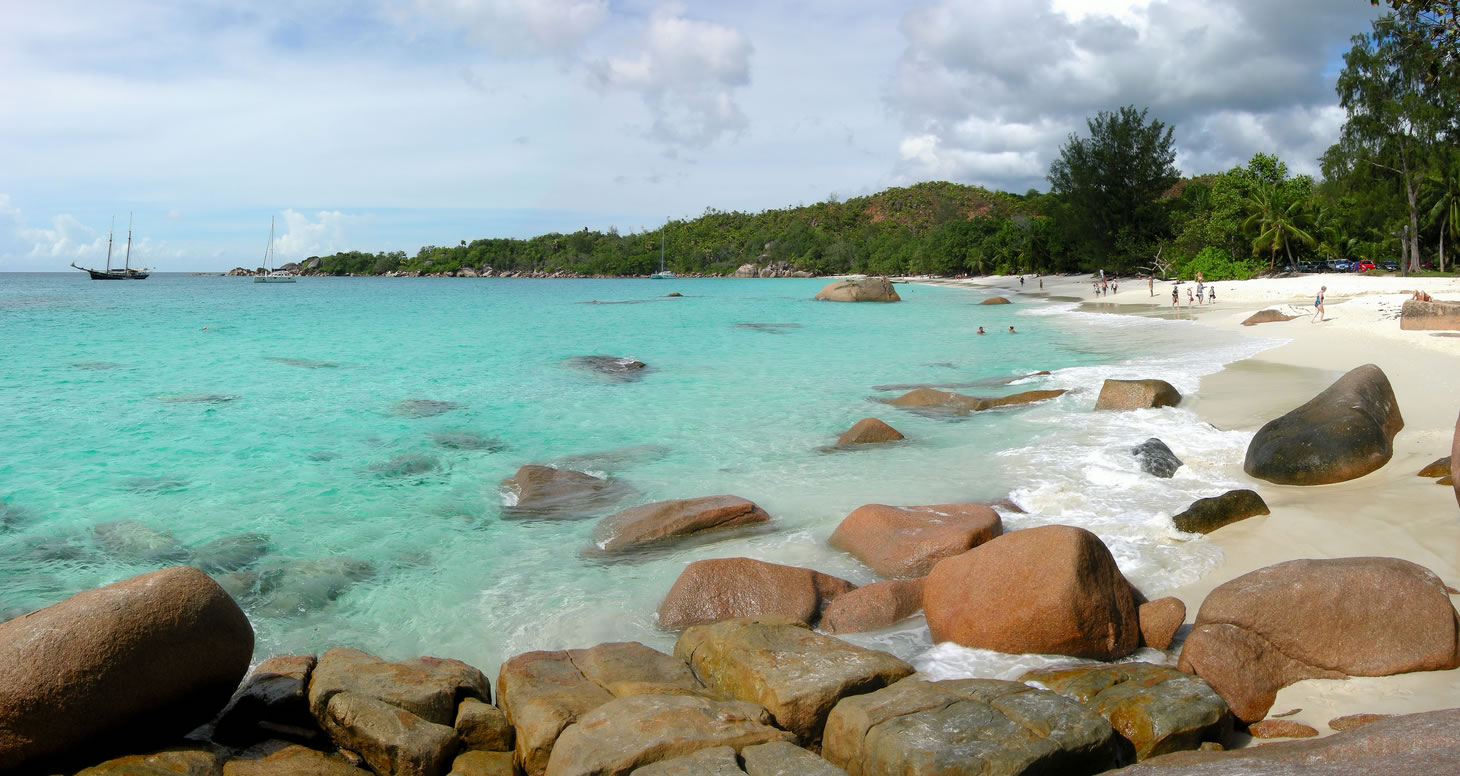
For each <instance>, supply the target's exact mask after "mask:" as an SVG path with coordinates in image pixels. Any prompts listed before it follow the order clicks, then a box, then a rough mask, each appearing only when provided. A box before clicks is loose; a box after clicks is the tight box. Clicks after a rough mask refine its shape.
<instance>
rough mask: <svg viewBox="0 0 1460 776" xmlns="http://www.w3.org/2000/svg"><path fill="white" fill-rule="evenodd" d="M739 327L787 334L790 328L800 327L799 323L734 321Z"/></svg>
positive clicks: (734, 324)
mask: <svg viewBox="0 0 1460 776" xmlns="http://www.w3.org/2000/svg"><path fill="white" fill-rule="evenodd" d="M730 325H731V326H733V327H734V328H737V329H750V330H752V331H763V332H765V333H766V334H785V333H786V332H787V331H788V330H790V329H799V328H801V324H799V323H732V324H730Z"/></svg>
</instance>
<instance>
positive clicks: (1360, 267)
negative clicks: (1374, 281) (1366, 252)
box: [1354, 260, 1378, 272]
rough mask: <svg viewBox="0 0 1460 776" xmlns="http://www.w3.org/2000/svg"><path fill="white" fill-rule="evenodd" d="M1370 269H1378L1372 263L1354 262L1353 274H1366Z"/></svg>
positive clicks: (1364, 261)
mask: <svg viewBox="0 0 1460 776" xmlns="http://www.w3.org/2000/svg"><path fill="white" fill-rule="evenodd" d="M1371 269H1378V267H1375V266H1374V262H1372V261H1368V260H1363V261H1356V262H1354V272H1368V271H1369V270H1371Z"/></svg>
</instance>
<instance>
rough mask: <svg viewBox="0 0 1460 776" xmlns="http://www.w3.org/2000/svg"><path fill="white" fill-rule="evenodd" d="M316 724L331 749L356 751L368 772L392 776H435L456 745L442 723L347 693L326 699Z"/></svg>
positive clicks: (454, 736)
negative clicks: (323, 709)
mask: <svg viewBox="0 0 1460 776" xmlns="http://www.w3.org/2000/svg"><path fill="white" fill-rule="evenodd" d="M320 722H321V723H322V724H321V726H322V727H323V728H324V730H325V732H326V733H328V734H329V737H330V740H331V741H334V742H335V745H336V746H339V747H340V748H341V749H349V750H350V751H352V752H358V753H359V755H360V756H361V757H362V758H364V759H365V763H366V764H367V765H369V766H370V768H371V770H373V771H375V772H376V773H388V774H392V776H435V775H436V774H439V773H441V772H442V771H444V770H446V767H447V766H448V765H449V764H450V763H451V758H453V757H454V756H456V750H457V749H458V748H459V747H460V745H461V744H460V741H458V740H457V738H456V731H455V730H453V729H452V728H450V727H448V726H446V725H438V724H436V723H434V722H428V721H426V720H424V719H421V718H420V717H418V716H416V715H415V714H412V713H411V712H409V711H406V710H404V709H401V708H398V707H396V706H392V705H390V704H388V703H385V702H384V701H380V700H376V699H375V698H371V697H368V696H365V695H360V694H357V693H353V692H338V693H334V694H333V695H331V696H329V702H328V705H327V706H326V707H325V711H324V714H323V717H322V719H321V720H320Z"/></svg>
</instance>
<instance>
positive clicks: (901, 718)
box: [821, 679, 1124, 776]
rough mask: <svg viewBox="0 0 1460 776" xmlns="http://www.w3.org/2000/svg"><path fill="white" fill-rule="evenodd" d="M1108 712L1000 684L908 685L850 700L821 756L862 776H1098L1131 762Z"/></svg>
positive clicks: (839, 710) (831, 723)
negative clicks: (966, 775)
mask: <svg viewBox="0 0 1460 776" xmlns="http://www.w3.org/2000/svg"><path fill="white" fill-rule="evenodd" d="M1122 744H1123V742H1122V741H1121V739H1120V737H1119V736H1117V735H1116V734H1115V731H1114V730H1112V729H1111V727H1110V724H1109V723H1107V722H1106V721H1105V720H1104V719H1103V718H1101V716H1100V715H1099V714H1096V713H1095V712H1093V711H1091V710H1090V709H1087V708H1085V707H1084V706H1081V705H1080V704H1078V703H1075V702H1074V701H1072V700H1070V699H1068V698H1064V697H1062V696H1060V695H1057V694H1055V693H1053V692H1050V691H1048V690H1039V689H1035V688H1033V687H1030V686H1028V685H1025V684H1021V683H1019V682H1005V681H999V680H997V679H952V680H944V681H940V682H928V681H924V680H921V679H906V680H904V681H901V682H898V683H897V684H894V685H892V686H891V687H887V688H884V689H881V690H877V691H876V692H872V693H868V694H865V695H856V696H852V697H850V698H846V699H844V700H842V702H841V703H838V704H837V706H836V708H835V709H834V710H832V713H831V716H830V717H829V718H828V719H827V723H826V735H825V737H824V739H823V740H822V747H821V755H822V756H823V757H825V758H826V759H827V760H828V761H829V762H831V763H832V764H833V765H836V766H839V767H841V768H844V769H846V771H847V772H848V773H853V774H873V773H888V774H891V773H896V774H905V775H906V776H933V774H950V773H979V774H1038V773H1048V774H1093V773H1099V772H1101V771H1104V770H1107V769H1110V768H1114V767H1117V766H1119V765H1122V764H1123V763H1124V758H1123V757H1122V754H1121V746H1122Z"/></svg>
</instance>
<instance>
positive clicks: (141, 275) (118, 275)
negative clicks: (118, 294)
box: [71, 213, 150, 280]
mask: <svg viewBox="0 0 1460 776" xmlns="http://www.w3.org/2000/svg"><path fill="white" fill-rule="evenodd" d="M116 225H117V220H116V218H113V219H112V228H111V229H108V230H107V233H106V269H91V268H90V267H77V266H76V262H74V261H73V262H71V266H72V267H75V268H76V269H79V270H81V271H82V272H85V273H87V274H89V275H91V279H92V280H146V279H147V275H148V274H150V273H148V271H147V269H146V268H145V267H138V268H136V269H133V268H132V214H131V213H128V214H127V254H126V258H124V259H123V260H122V266H121V268H119V269H112V233H113V232H114V231H115V230H116Z"/></svg>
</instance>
